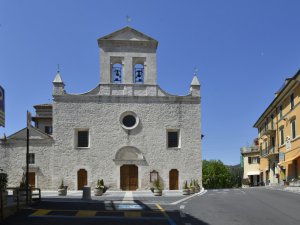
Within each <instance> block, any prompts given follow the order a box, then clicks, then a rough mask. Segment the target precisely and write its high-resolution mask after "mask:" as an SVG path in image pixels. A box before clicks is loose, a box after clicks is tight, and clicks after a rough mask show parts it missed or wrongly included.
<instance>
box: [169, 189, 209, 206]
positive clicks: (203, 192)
mask: <svg viewBox="0 0 300 225" xmlns="http://www.w3.org/2000/svg"><path fill="white" fill-rule="evenodd" d="M206 192H207V190H204V189H203V188H202V190H201V191H200V192H199V193H196V194H193V195H190V196H187V197H186V198H183V199H180V200H178V201H176V202H172V203H171V205H177V204H179V203H181V202H184V201H187V200H188V199H190V198H193V197H195V196H201V195H203V194H205V193H206Z"/></svg>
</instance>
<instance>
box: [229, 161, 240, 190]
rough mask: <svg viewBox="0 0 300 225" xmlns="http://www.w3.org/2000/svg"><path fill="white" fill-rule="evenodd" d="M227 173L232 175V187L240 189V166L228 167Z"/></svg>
mask: <svg viewBox="0 0 300 225" xmlns="http://www.w3.org/2000/svg"><path fill="white" fill-rule="evenodd" d="M228 168H229V171H230V173H231V175H232V187H235V188H237V187H241V186H242V179H243V173H244V171H243V168H242V167H241V165H240V164H238V165H235V166H228Z"/></svg>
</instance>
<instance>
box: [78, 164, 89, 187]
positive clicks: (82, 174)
mask: <svg viewBox="0 0 300 225" xmlns="http://www.w3.org/2000/svg"><path fill="white" fill-rule="evenodd" d="M86 185H87V171H86V170H85V169H80V170H78V172H77V186H78V187H77V189H78V190H83V187H84V186H86Z"/></svg>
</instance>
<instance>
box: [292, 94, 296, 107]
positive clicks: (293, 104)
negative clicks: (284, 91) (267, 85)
mask: <svg viewBox="0 0 300 225" xmlns="http://www.w3.org/2000/svg"><path fill="white" fill-rule="evenodd" d="M294 106H295V102H294V94H291V109H293V108H294Z"/></svg>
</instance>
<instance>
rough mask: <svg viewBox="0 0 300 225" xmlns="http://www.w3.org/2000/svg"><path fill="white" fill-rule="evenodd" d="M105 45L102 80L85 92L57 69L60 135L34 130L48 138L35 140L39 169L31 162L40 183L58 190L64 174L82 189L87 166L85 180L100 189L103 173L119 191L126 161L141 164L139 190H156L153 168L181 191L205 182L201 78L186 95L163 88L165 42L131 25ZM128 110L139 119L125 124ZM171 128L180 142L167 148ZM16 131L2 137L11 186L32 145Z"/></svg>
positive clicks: (55, 112) (55, 116) (55, 100)
mask: <svg viewBox="0 0 300 225" xmlns="http://www.w3.org/2000/svg"><path fill="white" fill-rule="evenodd" d="M98 44H99V47H100V66H101V73H100V84H99V85H98V86H97V87H96V88H95V89H93V90H91V91H89V92H87V93H84V94H69V93H67V92H66V90H65V88H64V87H65V85H64V83H63V80H62V78H61V76H60V74H59V73H58V74H57V76H56V78H55V80H54V81H53V86H54V89H53V111H52V119H53V121H52V124H53V134H52V135H51V136H49V135H47V134H45V133H43V131H39V129H37V128H34V127H32V128H31V130H32V131H31V133H33V132H35V133H39V132H40V134H39V135H40V136H41V138H40V139H41V140H39V142H37V141H36V142H33V141H32V142H31V148H30V151H31V152H35V155H36V160H35V167H33V166H32V167H31V170H32V171H33V170H34V171H36V186H38V187H41V188H43V189H55V188H56V187H57V186H58V185H59V184H60V182H61V180H62V179H63V180H64V183H65V184H66V185H68V186H69V188H70V189H75V190H76V189H78V188H79V186H80V184H79V183H80V182H81V181H80V179H79V178H78V176H79V173H78V171H79V170H84V171H85V172H86V175H87V179H86V184H85V185H89V186H92V187H94V186H95V185H96V182H97V180H98V179H104V181H105V183H106V184H107V185H108V186H110V188H111V190H120V189H124V188H122V185H123V183H124V176H127V175H126V173H124V168H123V165H129V166H134V167H135V168H136V167H137V172H136V174H135V175H134V179H135V182H137V184H136V188H134V189H138V190H139V189H149V188H150V186H151V183H150V173H151V172H152V171H156V172H158V177H159V179H160V181H161V183H162V184H163V186H164V188H165V189H170V187H171V186H172V188H171V189H174V187H175V189H177V188H178V189H180V188H181V187H182V185H183V182H184V181H185V180H188V181H190V180H191V179H197V180H199V182H200V184H201V183H202V181H201V180H202V160H201V111H200V84H199V81H198V79H197V77H196V76H195V77H194V79H193V81H192V84H191V89H190V93H189V94H188V95H187V96H174V95H170V94H168V93H166V92H165V91H163V90H162V89H161V88H160V87H159V86H158V85H157V83H156V48H157V45H158V42H157V41H156V40H154V39H152V38H150V37H148V36H146V35H145V34H142V33H141V32H139V31H136V30H134V29H132V28H130V27H125V28H123V29H121V30H119V31H116V32H114V33H112V34H110V35H107V36H105V37H103V38H100V39H98ZM116 63H118V64H119V65H121V69H120V73H121V74H122V77H121V79H120V80H121V82H119V83H115V82H114V79H113V75H112V74H113V73H114V67H113V66H114V64H116ZM136 64H141V65H142V66H143V77H142V78H143V80H142V83H136V82H135V77H134V74H135V65H136ZM127 115H131V116H132V117H134V122H135V124H134V126H132V127H131V126H128V127H126V126H125V125H124V122H123V121H124V117H126V116H127ZM36 121H39V119H38V118H36ZM36 121H35V122H36ZM40 121H41V120H40ZM39 126H41V127H43V126H42V125H41V124H39ZM81 131H84V132H87V133H88V140H87V141H88V145H87V146H85V147H78V141H79V139H80V138H81V137H80V136H79V132H81ZM168 132H171V133H172V132H173V133H176V135H177V136H176V137H177V139H176V141H177V142H176V141H175V143H176V146H175V147H174V146H171V147H170V146H168V145H169V144H168V140H170V139H168V138H170V137H169V136H168ZM15 137H16V136H14V135H12V136H11V137H8V138H7V140H2V142H1V146H0V154H1V155H0V156H1V165H3V164H2V161H3V162H5V163H4V165H5V166H4V169H5V170H7V171H8V173H9V181H10V185H17V183H16V182H17V181H16V179H15V178H16V177H20V176H21V174H22V172H23V171H24V170H23V169H22V165H24V162H25V159H24V158H25V144H26V143H25V142H22V143H21V142H20V143H19V142H18V143H15V140H13V139H14V138H15ZM170 141H171V140H170ZM8 146H9V147H8ZM2 155H4V156H3V157H2ZM175 169H176V170H177V175H178V177H177V178H176V181H174V176H173V177H172V178H171V179H172V181H170V177H171V173H170V171H171V170H175ZM122 171H123V172H122ZM129 173H130V172H129ZM124 174H125V175H124ZM128 176H129V175H128ZM130 176H131V175H130ZM122 177H123V178H122ZM122 179H123V181H122ZM130 179H131V178H130ZM130 179H129V180H130ZM125 180H126V177H125ZM122 182H123V183H122ZM130 182H131V181H130ZM174 182H175V183H177V186H176V185H175V186H174ZM121 183H122V184H121ZM170 183H172V184H170ZM123 186H124V185H123Z"/></svg>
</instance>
